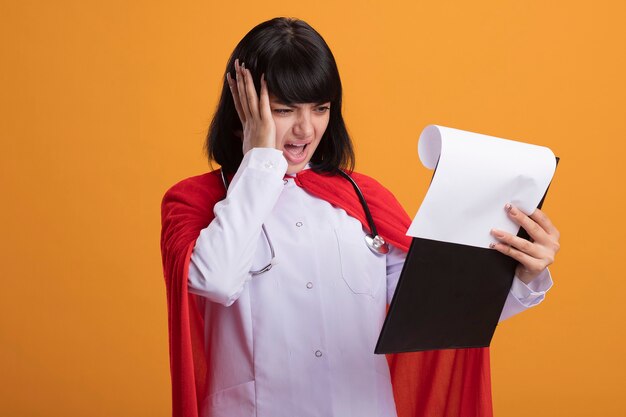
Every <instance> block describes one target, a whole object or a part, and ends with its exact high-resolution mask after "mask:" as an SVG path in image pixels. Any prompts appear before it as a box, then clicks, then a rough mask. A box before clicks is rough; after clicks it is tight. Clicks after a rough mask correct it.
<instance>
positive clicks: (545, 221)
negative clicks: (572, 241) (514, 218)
mask: <svg viewBox="0 0 626 417" xmlns="http://www.w3.org/2000/svg"><path fill="white" fill-rule="evenodd" d="M530 218H531V219H533V220H534V221H536V222H537V223H539V226H541V227H542V228H543V230H545V231H546V232H548V234H549V235H552V236H554V237H556V238H557V239H558V238H559V236H560V233H559V231H558V230H557V228H556V227H554V225H553V224H552V221H550V218H549V217H548V216H547V215H546V213H544V212H543V211H541V210H539V209H536V210H535V211H534V212H533V214H531V215H530Z"/></svg>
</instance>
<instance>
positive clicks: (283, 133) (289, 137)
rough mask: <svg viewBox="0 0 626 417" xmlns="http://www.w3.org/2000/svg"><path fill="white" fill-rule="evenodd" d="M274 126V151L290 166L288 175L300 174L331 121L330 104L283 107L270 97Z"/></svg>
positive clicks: (302, 104)
mask: <svg viewBox="0 0 626 417" xmlns="http://www.w3.org/2000/svg"><path fill="white" fill-rule="evenodd" d="M269 98H270V109H271V110H272V118H273V119H274V123H275V125H276V148H277V149H279V150H281V151H283V155H284V156H285V159H287V162H288V164H289V167H288V168H287V174H295V173H297V172H299V171H300V170H302V168H304V167H305V165H306V164H307V163H308V162H309V161H310V160H311V157H312V156H313V153H314V152H315V149H317V145H319V143H320V140H321V139H322V135H323V134H324V132H325V131H326V127H327V126H328V122H329V120H330V102H327V103H299V104H293V105H290V106H288V105H286V104H283V103H282V102H280V101H279V100H278V99H277V98H276V96H274V95H273V94H270V95H269Z"/></svg>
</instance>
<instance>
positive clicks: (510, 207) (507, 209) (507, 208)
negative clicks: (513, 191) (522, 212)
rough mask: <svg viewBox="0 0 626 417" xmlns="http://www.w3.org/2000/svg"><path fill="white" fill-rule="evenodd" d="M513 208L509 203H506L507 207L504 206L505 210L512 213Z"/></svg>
mask: <svg viewBox="0 0 626 417" xmlns="http://www.w3.org/2000/svg"><path fill="white" fill-rule="evenodd" d="M512 208H513V206H512V205H510V204H509V203H506V205H505V206H504V209H505V210H506V211H511V209H512Z"/></svg>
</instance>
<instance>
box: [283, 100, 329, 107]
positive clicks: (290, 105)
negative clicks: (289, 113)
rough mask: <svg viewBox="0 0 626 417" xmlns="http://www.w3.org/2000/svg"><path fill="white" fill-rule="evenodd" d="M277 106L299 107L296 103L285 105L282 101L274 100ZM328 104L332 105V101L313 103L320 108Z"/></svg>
mask: <svg viewBox="0 0 626 417" xmlns="http://www.w3.org/2000/svg"><path fill="white" fill-rule="evenodd" d="M273 101H274V102H275V103H276V104H280V105H282V106H288V107H298V105H297V104H296V103H285V102H284V101H282V100H279V99H275V100H273ZM326 103H330V100H328V101H318V102H317V103H313V104H314V105H316V106H319V105H320V104H326Z"/></svg>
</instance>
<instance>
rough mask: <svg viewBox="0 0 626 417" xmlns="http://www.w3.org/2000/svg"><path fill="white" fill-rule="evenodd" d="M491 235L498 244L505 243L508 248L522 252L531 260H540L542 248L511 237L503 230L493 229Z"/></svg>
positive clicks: (527, 241)
mask: <svg viewBox="0 0 626 417" xmlns="http://www.w3.org/2000/svg"><path fill="white" fill-rule="evenodd" d="M491 234H492V235H494V236H495V237H496V238H497V239H498V240H499V241H500V242H502V243H505V244H507V245H509V246H512V247H514V248H515V249H517V250H519V251H520V252H524V253H526V254H528V255H530V256H532V257H533V258H540V257H541V254H542V252H543V248H541V247H540V246H538V245H537V244H533V243H532V242H530V241H529V240H526V239H523V238H521V237H518V236H515V235H512V234H510V233H507V232H505V231H503V230H499V229H493V230H492V231H491Z"/></svg>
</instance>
